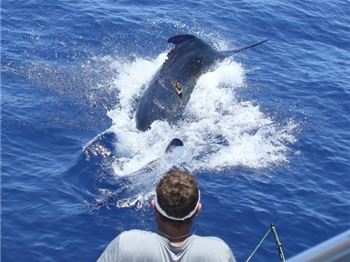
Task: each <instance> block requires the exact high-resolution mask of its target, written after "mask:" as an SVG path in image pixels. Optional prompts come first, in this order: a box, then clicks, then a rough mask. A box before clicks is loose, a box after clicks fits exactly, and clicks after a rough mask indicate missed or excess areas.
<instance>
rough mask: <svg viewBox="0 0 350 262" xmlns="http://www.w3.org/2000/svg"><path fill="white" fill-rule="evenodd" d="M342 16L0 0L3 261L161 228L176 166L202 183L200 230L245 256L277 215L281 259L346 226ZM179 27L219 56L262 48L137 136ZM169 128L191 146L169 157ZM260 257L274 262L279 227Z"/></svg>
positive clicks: (349, 188)
mask: <svg viewBox="0 0 350 262" xmlns="http://www.w3.org/2000/svg"><path fill="white" fill-rule="evenodd" d="M349 11H350V5H349V2H348V1H339V0H335V1H317V2H311V1H289V2H288V3H285V2H281V1H267V2H266V1H258V0H257V1H234V2H232V1H227V0H220V1H208V0H206V1H200V2H197V1H178V2H174V1H145V0H142V1H108V0H102V1H78V2H73V1H67V0H64V1H52V0H48V1H34V0H28V1H11V0H4V1H2V2H1V261H14V260H15V261H95V260H96V259H97V258H98V256H99V255H100V254H101V252H102V251H103V250H104V248H105V247H106V245H107V244H108V243H109V242H110V241H111V240H112V239H113V238H114V237H115V236H116V235H117V234H119V233H120V232H122V231H124V230H129V229H133V228H138V229H144V230H156V226H155V223H154V219H153V214H152V211H151V208H150V204H149V203H150V199H151V197H152V193H153V188H154V185H155V183H156V182H157V180H158V179H159V177H160V176H161V174H162V173H163V172H164V171H165V170H167V169H168V168H170V167H171V166H173V165H181V166H184V167H186V168H188V169H189V170H191V171H192V172H193V174H194V175H195V176H196V177H197V179H198V181H199V183H200V187H201V192H202V202H203V211H202V213H201V215H200V216H199V217H198V219H197V220H196V222H195V224H194V230H195V231H196V233H197V234H199V235H214V236H218V237H220V238H222V239H224V240H225V241H226V242H227V243H228V245H229V246H230V247H231V248H232V250H233V251H234V253H235V255H236V257H237V259H238V261H244V259H246V258H247V257H248V256H249V255H250V253H251V252H252V251H253V249H254V248H255V246H256V245H257V244H258V242H259V241H260V239H261V238H262V236H263V235H264V234H265V232H266V231H267V229H268V227H269V225H270V224H271V223H274V224H275V225H276V227H277V232H278V234H279V237H280V240H281V241H282V243H283V248H284V252H285V256H286V257H287V258H288V257H291V256H293V255H295V254H297V253H298V252H301V251H303V250H304V249H306V248H309V247H311V246H313V245H315V244H317V243H319V242H321V241H324V240H326V239H327V238H330V237H332V236H334V235H336V234H338V233H341V232H343V231H344V230H346V229H348V228H349V227H350V177H349V174H350V161H349V159H350V85H349V83H350V52H349V47H348V46H349V42H350V33H349V32H350V18H349V15H348V14H349ZM180 33H190V34H194V35H196V36H198V37H200V38H202V39H203V40H205V41H206V42H208V43H210V44H211V45H213V46H214V47H215V48H216V49H218V50H228V49H234V48H237V47H241V46H244V45H246V44H250V43H253V42H256V41H260V40H262V39H266V38H268V39H269V41H268V42H267V43H265V44H264V45H261V46H259V47H256V48H254V49H251V50H248V51H246V52H244V53H241V54H239V55H236V56H234V57H230V58H227V59H225V60H224V61H221V62H219V63H217V64H216V65H215V66H213V68H211V69H210V70H209V71H208V72H206V73H205V74H203V75H202V76H201V77H200V78H199V79H198V83H197V85H196V87H195V90H194V92H193V94H192V97H191V100H190V102H189V103H188V105H187V108H186V110H185V112H184V115H183V117H182V118H181V120H179V122H178V123H176V124H175V125H173V126H170V125H169V124H168V123H166V122H164V121H157V122H155V123H154V124H153V125H152V128H151V129H150V130H149V131H147V132H144V133H142V132H139V131H137V130H136V127H135V121H134V119H133V118H134V112H135V107H136V105H137V101H138V99H139V97H140V96H141V95H142V92H143V90H144V89H145V88H146V87H147V84H148V83H149V81H150V80H151V79H152V76H153V74H154V73H155V72H156V71H157V70H158V69H159V67H160V66H161V64H162V62H163V61H164V60H165V59H166V54H167V52H168V51H169V50H170V49H171V46H170V45H168V44H167V43H166V40H167V39H168V38H169V37H170V36H172V35H175V34H180ZM173 137H179V138H181V139H182V140H183V141H184V143H185V146H184V147H183V148H178V149H176V150H174V152H173V153H172V154H170V155H165V154H164V150H165V148H166V146H167V144H168V143H169V141H170V140H171V139H172V138H173ZM154 160H156V161H155V162H153V163H152V164H151V166H150V165H148V163H150V162H152V161H154ZM145 167H147V168H145ZM254 261H278V253H277V250H276V246H275V244H274V240H273V238H272V236H270V237H269V238H268V239H267V240H266V242H265V243H264V245H263V246H262V248H261V249H260V250H259V251H258V253H257V254H256V255H255V257H254Z"/></svg>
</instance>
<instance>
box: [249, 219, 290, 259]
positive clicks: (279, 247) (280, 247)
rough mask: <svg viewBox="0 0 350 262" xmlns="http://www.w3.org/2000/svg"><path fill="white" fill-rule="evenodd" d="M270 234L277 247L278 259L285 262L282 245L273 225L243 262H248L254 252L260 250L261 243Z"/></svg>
mask: <svg viewBox="0 0 350 262" xmlns="http://www.w3.org/2000/svg"><path fill="white" fill-rule="evenodd" d="M271 232H272V234H273V237H274V239H275V242H276V246H277V250H278V255H279V258H280V261H281V262H285V261H286V259H285V257H284V253H283V249H282V243H281V242H280V240H279V237H278V235H277V230H276V227H275V225H274V224H271V226H270V228H269V230H268V231H267V232H266V234H265V235H264V236H263V238H262V239H261V240H260V242H259V244H258V245H257V246H256V248H255V249H254V250H253V252H252V253H251V254H250V256H249V257H248V258H247V260H246V261H245V262H249V261H250V259H251V258H252V257H253V256H254V255H255V253H256V251H257V250H258V249H259V248H260V246H261V245H262V243H263V242H264V241H265V239H266V237H267V236H268V235H269V234H270V233H271Z"/></svg>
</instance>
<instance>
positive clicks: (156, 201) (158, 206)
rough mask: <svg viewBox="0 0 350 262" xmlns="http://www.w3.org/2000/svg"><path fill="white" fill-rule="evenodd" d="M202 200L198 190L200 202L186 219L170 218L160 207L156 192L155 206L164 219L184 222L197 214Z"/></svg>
mask: <svg viewBox="0 0 350 262" xmlns="http://www.w3.org/2000/svg"><path fill="white" fill-rule="evenodd" d="M200 199H201V192H200V191H199V189H198V201H197V204H196V206H195V207H194V209H193V210H192V211H191V212H190V213H188V215H186V216H184V217H173V216H170V215H168V214H167V213H166V212H165V211H164V210H163V209H162V208H161V207H160V205H159V203H158V197H157V192H156V197H155V205H156V208H157V210H158V212H159V213H161V214H162V215H163V216H164V217H166V218H169V219H171V220H177V221H183V220H186V219H187V218H190V217H192V216H193V215H194V214H195V213H196V210H197V207H198V205H199V201H200Z"/></svg>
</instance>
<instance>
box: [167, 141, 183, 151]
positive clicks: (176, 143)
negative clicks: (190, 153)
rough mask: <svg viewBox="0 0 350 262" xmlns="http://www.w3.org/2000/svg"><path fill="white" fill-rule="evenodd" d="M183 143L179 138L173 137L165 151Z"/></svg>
mask: <svg viewBox="0 0 350 262" xmlns="http://www.w3.org/2000/svg"><path fill="white" fill-rule="evenodd" d="M183 145H184V143H183V142H182V140H180V139H179V138H173V139H172V140H171V141H170V143H169V145H168V146H167V147H166V149H165V153H167V154H168V153H170V152H171V151H173V149H174V148H175V147H178V146H183Z"/></svg>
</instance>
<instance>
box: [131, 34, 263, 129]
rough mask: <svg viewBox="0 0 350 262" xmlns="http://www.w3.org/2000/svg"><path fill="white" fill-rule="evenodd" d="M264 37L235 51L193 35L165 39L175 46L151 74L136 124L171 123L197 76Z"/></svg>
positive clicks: (138, 108)
mask: <svg viewBox="0 0 350 262" xmlns="http://www.w3.org/2000/svg"><path fill="white" fill-rule="evenodd" d="M266 41H267V40H264V41H261V42H259V43H256V44H253V45H250V46H246V47H243V48H240V49H237V50H232V51H225V52H219V51H217V50H215V49H213V48H212V47H211V46H210V45H208V44H207V43H205V42H204V41H203V40H201V39H199V38H197V37H195V36H193V35H176V36H173V37H171V38H169V39H168V43H172V44H174V45H175V48H173V49H172V50H171V51H170V52H169V53H168V55H167V59H166V61H165V62H164V63H163V65H162V66H161V68H160V70H159V71H158V72H157V73H156V75H155V76H154V77H153V79H152V81H151V82H150V85H149V86H148V88H147V89H146V90H145V92H144V93H143V95H142V97H141V98H140V101H139V104H138V106H137V109H136V115H135V119H136V127H137V129H138V130H140V131H146V130H147V129H149V128H150V126H151V124H152V123H153V122H154V121H156V120H166V121H167V122H169V123H171V124H173V123H175V122H176V120H177V119H179V117H181V115H182V113H183V111H184V109H185V106H186V105H187V103H188V101H189V100H190V97H191V94H192V92H193V89H194V87H195V86H196V83H197V80H198V78H199V77H200V76H201V75H202V74H203V73H205V72H206V71H208V70H209V69H210V67H212V66H213V65H214V64H215V63H216V62H217V61H219V60H221V59H224V58H226V57H228V56H230V55H233V54H235V53H238V52H240V51H243V50H246V49H248V48H251V47H254V46H256V45H259V44H262V43H264V42H266Z"/></svg>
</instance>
